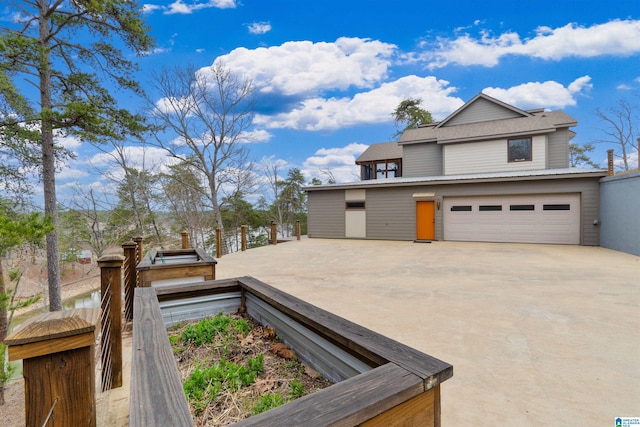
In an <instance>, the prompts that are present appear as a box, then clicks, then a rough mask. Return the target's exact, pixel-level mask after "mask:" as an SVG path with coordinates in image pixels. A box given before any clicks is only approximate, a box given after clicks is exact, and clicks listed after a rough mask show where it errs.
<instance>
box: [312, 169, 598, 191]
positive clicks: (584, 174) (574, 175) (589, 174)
mask: <svg viewBox="0 0 640 427" xmlns="http://www.w3.org/2000/svg"><path fill="white" fill-rule="evenodd" d="M606 176H607V171H606V170H593V171H586V170H585V171H581V172H571V173H566V172H564V173H562V172H559V173H555V174H554V173H551V174H543V175H514V176H497V177H467V178H456V176H455V175H451V177H450V179H434V178H443V177H444V176H435V177H424V178H419V179H416V180H412V181H404V180H403V181H395V182H394V178H391V179H384V180H375V179H372V180H368V181H358V182H351V183H343V184H326V185H314V186H309V187H303V190H304V191H307V192H308V191H322V190H349V189H357V188H372V187H373V188H386V187H411V186H416V185H426V186H431V185H451V184H477V183H486V182H512V181H536V180H538V181H539V180H551V179H578V178H597V179H600V178H603V177H606ZM430 178H431V179H430ZM397 179H398V180H402V178H397Z"/></svg>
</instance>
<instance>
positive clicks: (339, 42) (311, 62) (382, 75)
mask: <svg viewBox="0 0 640 427" xmlns="http://www.w3.org/2000/svg"><path fill="white" fill-rule="evenodd" d="M143 10H144V13H145V17H146V18H147V20H148V23H149V24H150V25H151V27H152V31H153V36H154V38H155V40H156V44H157V46H156V49H155V50H154V51H153V52H150V53H149V55H148V56H146V57H144V58H141V59H140V60H139V63H140V69H141V70H140V73H139V80H140V81H141V82H142V84H143V86H147V85H148V81H149V79H150V75H151V73H152V72H153V70H157V69H159V68H160V67H162V66H170V67H171V66H173V65H174V64H182V65H186V64H191V65H194V66H196V67H198V68H203V67H208V66H210V65H211V64H213V63H214V62H216V61H222V62H224V63H225V65H226V66H227V67H229V68H230V69H231V70H233V71H237V72H244V73H245V74H246V75H247V76H248V77H250V78H251V79H253V81H254V83H255V85H256V89H257V91H258V94H259V97H258V99H259V102H258V105H257V109H258V114H257V115H256V118H255V120H254V123H253V126H252V128H251V129H250V131H251V132H252V136H253V142H252V143H251V145H250V150H251V157H252V159H253V160H254V161H256V162H257V163H262V162H264V160H265V159H268V161H270V162H272V163H274V162H275V163H277V164H278V165H279V167H280V170H281V171H283V173H284V174H286V171H287V170H288V169H289V168H293V167H297V168H300V169H301V170H302V171H303V173H304V175H305V177H306V178H307V180H310V179H311V178H312V177H319V178H321V179H323V180H326V174H325V173H324V172H323V171H325V172H326V171H330V172H331V174H332V175H333V176H335V178H336V179H337V180H338V181H353V180H357V179H358V178H357V174H358V171H357V168H356V167H355V166H354V160H355V158H356V157H357V156H358V155H359V154H360V153H361V152H362V151H363V150H364V149H365V148H366V147H367V146H368V145H369V144H372V143H377V142H385V141H389V140H391V136H392V135H393V133H394V132H395V128H394V126H393V120H392V117H391V112H392V111H393V109H394V108H395V107H396V105H397V104H398V103H399V101H400V100H402V99H405V98H408V97H413V98H421V99H422V100H423V107H424V108H426V109H428V110H429V111H431V112H432V114H433V116H434V119H436V120H441V119H443V118H444V117H446V116H447V115H448V114H450V113H451V112H453V111H454V110H455V109H457V108H458V107H460V106H461V105H462V104H463V103H464V102H466V101H468V100H469V99H471V98H472V97H473V96H475V95H476V94H477V93H479V92H481V91H483V92H485V93H487V94H488V95H491V96H494V97H496V98H498V99H500V100H502V101H505V102H507V103H510V104H512V105H515V106H517V107H520V108H523V109H527V108H536V107H545V108H548V109H551V110H557V109H562V110H564V111H566V112H567V113H568V114H569V115H571V116H573V117H575V118H576V119H577V120H578V122H579V125H578V126H577V127H576V128H574V131H575V132H576V133H577V136H576V138H575V139H574V142H578V143H588V142H594V141H597V140H599V139H602V138H603V137H604V135H603V133H602V128H603V127H604V124H603V123H602V122H601V121H600V120H599V119H598V118H597V117H596V114H595V110H596V108H601V109H602V110H605V111H606V110H607V109H609V108H611V107H615V104H616V103H617V101H618V100H619V99H623V98H624V99H627V100H629V101H630V102H632V103H634V104H640V2H639V1H638V0H617V1H611V2H602V1H592V0H575V1H574V0H554V1H546V0H541V1H536V2H514V1H491V0H487V1H484V2H478V1H451V2H437V3H436V2H428V1H403V2H394V1H381V0H368V1H360V0H357V1H351V0H342V1H335V0H323V1H321V2H303V1H294V0H289V1H284V0H283V1H278V0H273V1H265V0H241V1H240V0H209V1H206V0H205V1H197V2H195V1H191V0H182V1H175V2H170V1H166V2H164V1H157V2H155V3H154V2H151V3H147V4H144V6H143ZM151 95H152V96H153V94H152V93H151ZM123 103H125V104H127V105H129V106H131V107H134V106H136V105H137V103H136V102H135V101H134V100H131V99H124V100H123ZM61 143H63V144H65V145H67V146H68V147H69V148H71V149H72V150H74V151H75V152H76V153H77V154H78V157H77V159H76V160H74V161H72V162H70V163H69V165H68V166H67V167H66V168H65V169H63V170H62V171H61V172H60V174H59V176H58V186H59V189H60V193H61V195H63V194H65V188H67V187H70V186H73V185H75V184H74V183H76V182H77V181H78V179H79V178H81V181H82V185H85V186H88V185H94V186H96V185H100V186H101V187H102V188H107V186H108V184H107V183H106V181H105V178H104V176H99V175H96V174H95V173H91V172H88V171H89V170H90V168H89V165H92V166H97V167H100V165H101V162H103V161H104V155H96V153H95V152H94V151H92V150H91V149H90V147H89V146H87V145H81V144H80V143H79V142H78V141H74V140H71V139H69V140H66V141H61ZM596 147H597V151H596V152H595V153H593V154H592V158H593V160H594V161H596V162H598V163H601V164H602V165H603V166H604V165H605V164H606V162H605V158H606V149H607V148H613V147H608V146H606V145H604V144H597V145H596ZM132 150H133V148H132ZM146 155H147V158H146V159H145V162H146V163H147V164H149V163H157V164H160V163H162V161H163V154H162V153H161V152H159V151H158V152H155V151H149V152H147V154H146ZM63 197H64V196H63Z"/></svg>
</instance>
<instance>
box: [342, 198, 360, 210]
mask: <svg viewBox="0 0 640 427" xmlns="http://www.w3.org/2000/svg"><path fill="white" fill-rule="evenodd" d="M345 208H346V209H364V208H365V204H364V200H361V201H348V202H345Z"/></svg>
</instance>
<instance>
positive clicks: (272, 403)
mask: <svg viewBox="0 0 640 427" xmlns="http://www.w3.org/2000/svg"><path fill="white" fill-rule="evenodd" d="M285 403H286V402H285V400H284V397H282V395H281V394H280V392H277V393H267V394H265V395H264V396H262V397H261V398H260V399H259V400H258V403H256V404H255V405H253V407H252V408H251V413H252V414H253V415H257V414H260V413H262V412H266V411H268V410H269V409H273V408H277V407H278V406H282V405H284V404H285Z"/></svg>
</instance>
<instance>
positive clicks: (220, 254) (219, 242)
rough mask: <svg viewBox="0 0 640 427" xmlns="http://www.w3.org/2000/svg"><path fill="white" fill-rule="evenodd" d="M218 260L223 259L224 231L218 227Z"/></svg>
mask: <svg viewBox="0 0 640 427" xmlns="http://www.w3.org/2000/svg"><path fill="white" fill-rule="evenodd" d="M216 258H222V230H220V227H216Z"/></svg>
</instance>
